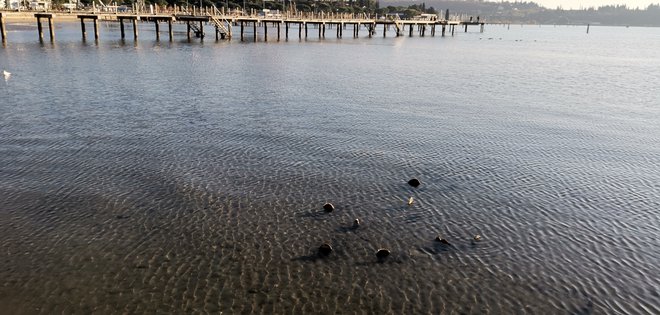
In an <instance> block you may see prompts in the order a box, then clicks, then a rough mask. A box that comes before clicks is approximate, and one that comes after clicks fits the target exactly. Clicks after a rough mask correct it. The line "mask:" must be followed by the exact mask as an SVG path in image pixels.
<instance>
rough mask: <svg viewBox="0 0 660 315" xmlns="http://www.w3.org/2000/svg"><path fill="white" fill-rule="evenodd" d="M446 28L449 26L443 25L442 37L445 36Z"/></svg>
mask: <svg viewBox="0 0 660 315" xmlns="http://www.w3.org/2000/svg"><path fill="white" fill-rule="evenodd" d="M446 28H447V26H446V25H442V37H444V36H445V30H446Z"/></svg>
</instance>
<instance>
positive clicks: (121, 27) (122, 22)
mask: <svg viewBox="0 0 660 315" xmlns="http://www.w3.org/2000/svg"><path fill="white" fill-rule="evenodd" d="M119 30H120V32H121V39H124V38H126V33H125V32H124V19H121V18H120V19H119Z"/></svg>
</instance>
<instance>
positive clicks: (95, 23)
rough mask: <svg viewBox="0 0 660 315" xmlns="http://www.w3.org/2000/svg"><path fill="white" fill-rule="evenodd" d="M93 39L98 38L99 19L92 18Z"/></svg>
mask: <svg viewBox="0 0 660 315" xmlns="http://www.w3.org/2000/svg"><path fill="white" fill-rule="evenodd" d="M94 39H95V40H99V19H94Z"/></svg>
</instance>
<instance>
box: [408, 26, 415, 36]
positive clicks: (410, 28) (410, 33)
mask: <svg viewBox="0 0 660 315" xmlns="http://www.w3.org/2000/svg"><path fill="white" fill-rule="evenodd" d="M413 27H414V25H413V24H410V27H409V29H408V36H410V37H412V36H413Z"/></svg>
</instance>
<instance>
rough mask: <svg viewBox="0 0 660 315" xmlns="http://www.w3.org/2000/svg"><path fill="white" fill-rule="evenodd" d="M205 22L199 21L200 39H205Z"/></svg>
mask: <svg viewBox="0 0 660 315" xmlns="http://www.w3.org/2000/svg"><path fill="white" fill-rule="evenodd" d="M204 35H206V34H204V22H202V21H199V38H201V39H204Z"/></svg>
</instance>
